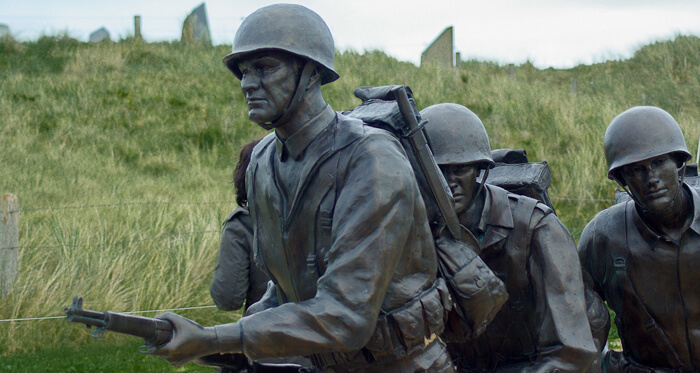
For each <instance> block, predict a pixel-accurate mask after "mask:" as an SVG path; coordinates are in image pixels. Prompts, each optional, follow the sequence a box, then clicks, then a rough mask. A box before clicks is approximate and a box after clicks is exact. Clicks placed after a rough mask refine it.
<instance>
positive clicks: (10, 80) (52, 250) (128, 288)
mask: <svg viewBox="0 0 700 373" xmlns="http://www.w3.org/2000/svg"><path fill="white" fill-rule="evenodd" d="M228 51H229V47H227V46H214V47H204V46H196V45H183V44H180V43H177V42H173V43H152V44H145V43H140V42H138V41H134V40H124V41H121V42H118V43H103V44H86V43H80V42H78V41H76V40H74V39H71V38H70V37H68V36H65V35H57V36H45V37H42V38H40V39H38V40H36V41H32V42H22V43H19V42H16V41H14V40H12V39H10V38H6V39H3V40H0V123H2V126H0V146H1V148H2V151H0V193H13V194H15V195H17V196H18V198H19V203H20V208H21V209H23V211H22V212H21V215H20V246H21V250H20V253H21V258H20V273H19V277H18V279H17V282H16V284H15V287H14V290H13V291H12V292H11V293H10V294H9V296H8V297H7V298H5V299H3V300H0V319H9V318H28V317H44V316H57V315H61V314H62V310H63V308H64V307H66V306H68V305H69V304H70V302H71V300H72V297H73V296H75V295H81V296H83V297H84V298H85V307H86V308H89V309H96V310H104V309H109V310H112V311H133V310H152V309H163V308H176V307H188V306H201V305H211V304H212V301H211V299H210V298H209V293H208V287H209V282H210V280H211V273H212V270H213V268H214V263H215V260H216V252H217V248H218V240H219V237H218V234H219V233H218V232H219V228H220V223H221V221H222V220H223V218H224V217H225V216H226V215H227V214H228V213H229V212H230V211H231V210H232V209H233V208H234V207H235V202H234V198H233V193H232V185H231V184H230V183H229V181H230V180H231V172H232V170H233V166H234V164H235V160H236V158H237V154H238V150H239V148H240V146H241V145H242V144H243V143H245V142H247V141H249V140H251V139H253V138H256V137H259V136H262V135H263V134H264V133H265V132H264V131H263V130H262V129H260V128H258V127H256V126H254V125H252V124H251V123H250V122H249V121H248V119H247V115H246V109H245V103H244V100H243V97H242V94H241V92H240V85H239V82H238V81H237V80H236V79H235V78H234V77H233V76H232V75H231V74H230V73H229V72H228V71H227V70H226V69H225V68H224V66H223V64H222V63H221V58H222V57H223V56H224V55H226V54H227V53H228ZM336 69H337V71H338V72H339V73H340V76H341V78H340V80H338V81H337V82H335V83H333V84H330V85H327V86H324V88H323V93H324V96H325V98H326V99H327V101H328V102H329V103H330V104H331V106H333V108H335V109H336V110H349V109H351V108H353V107H354V106H356V105H357V104H359V100H358V99H357V98H355V97H354V96H353V95H352V90H353V89H354V88H355V87H357V86H373V85H385V84H406V85H409V86H410V87H411V88H412V89H413V92H414V94H415V97H416V101H417V103H418V106H419V108H424V107H426V106H429V105H432V104H436V103H440V102H456V103H460V104H463V105H465V106H467V107H469V108H471V109H472V110H473V111H474V112H476V113H477V114H478V115H479V116H480V117H481V118H482V120H483V121H484V124H485V126H486V128H487V130H488V132H489V135H490V137H491V144H492V147H493V148H524V149H526V150H527V152H528V156H529V158H530V159H531V160H533V161H543V160H546V161H547V162H549V164H550V166H551V170H552V173H553V180H552V186H551V189H550V195H551V196H552V197H554V203H555V206H556V208H557V211H558V214H559V216H560V218H561V220H562V221H563V222H564V224H566V225H567V227H569V229H570V231H571V232H572V235H573V236H574V238H575V239H578V236H579V235H580V233H581V230H582V229H583V227H584V226H585V224H586V223H587V222H588V221H589V220H590V219H591V218H592V217H593V216H594V215H595V213H596V212H598V211H600V210H601V209H603V208H605V207H607V206H609V205H610V202H609V201H606V199H611V198H613V195H614V194H613V193H614V190H615V186H614V184H613V183H612V182H610V181H608V180H607V179H606V177H605V175H606V171H605V161H604V159H603V152H602V138H603V133H604V131H605V128H606V127H607V124H608V123H609V122H610V121H611V120H612V119H613V118H614V117H615V116H616V115H617V114H619V113H621V112H622V111H624V110H626V109H627V108H629V107H631V106H634V105H640V104H643V103H645V104H649V105H657V106H660V107H662V108H664V109H665V110H667V111H669V112H670V113H671V114H672V115H674V117H675V118H676V119H677V120H678V122H679V123H680V125H681V127H682V128H683V131H684V133H685V136H686V140H687V142H688V146H689V149H690V150H691V153H693V154H695V152H696V142H697V139H698V136H699V135H700V102H699V101H698V100H699V97H700V95H699V94H698V93H699V92H700V39H698V38H697V37H694V36H678V37H676V38H675V39H674V40H670V41H664V42H659V43H655V44H653V45H648V46H645V47H643V48H641V49H640V50H639V51H638V52H637V53H636V54H635V55H634V57H632V58H631V59H629V60H624V61H608V62H605V63H601V64H596V65H592V66H578V67H575V68H573V69H567V70H555V69H546V70H538V69H536V68H534V67H533V66H532V65H531V64H529V63H525V64H523V65H520V66H516V67H515V69H514V70H515V75H514V76H512V77H511V76H510V75H509V73H508V70H509V69H508V67H507V66H499V65H497V64H494V63H491V62H483V61H465V62H463V63H462V65H461V66H459V68H457V69H439V68H432V67H422V68H420V67H416V66H414V65H412V64H410V63H406V62H401V61H397V60H396V59H394V58H391V57H388V56H387V55H386V54H384V53H382V52H380V51H370V52H364V53H358V52H354V51H347V52H343V53H339V54H338V55H337V58H336ZM574 80H575V82H576V87H577V89H576V90H575V91H572V81H574ZM563 198H566V199H563ZM183 314H185V315H186V316H187V317H191V318H193V319H195V320H197V321H199V322H201V323H203V324H207V325H211V324H213V323H217V322H226V321H230V320H235V319H236V318H237V317H238V316H239V314H237V313H233V314H227V313H223V312H218V311H215V310H213V309H207V310H200V311H197V312H190V313H188V312H183ZM108 338H110V337H108ZM114 339H115V340H116V342H114V343H111V342H110V343H109V344H104V345H105V347H104V348H105V349H104V350H102V347H98V346H102V345H103V344H100V343H101V342H103V341H93V340H91V339H90V338H88V337H87V331H85V330H84V329H83V328H80V327H79V326H78V325H69V324H66V323H63V322H56V321H55V320H53V321H52V320H46V321H25V322H11V323H10V322H0V371H1V370H2V364H6V365H7V364H23V365H24V364H26V363H27V362H28V361H29V359H28V358H26V357H27V356H37V357H40V358H41V357H42V356H47V357H46V359H47V360H46V361H47V362H48V361H53V358H51V356H64V355H65V356H68V358H66V359H65V360H66V361H61V362H60V363H56V364H65V366H63V365H61V367H60V369H57V370H58V371H71V366H73V367H74V369H73V370H75V371H81V370H80V369H83V370H84V371H89V370H99V369H96V368H94V366H91V365H89V364H93V362H91V361H92V360H89V359H87V358H83V357H80V356H81V353H82V351H93V348H95V349H97V350H94V351H98V352H99V354H102V355H109V351H115V352H114V354H117V352H116V351H121V352H119V353H118V354H120V355H119V356H123V357H124V360H119V361H123V363H114V364H115V366H117V367H116V368H114V371H130V370H132V369H130V368H129V367H130V365H129V364H136V365H138V366H139V367H141V368H143V369H145V370H146V371H148V369H151V368H148V367H147V365H143V366H141V365H140V364H141V360H139V359H141V358H142V356H141V355H138V354H137V353H134V356H131V355H129V354H130V353H129V351H132V350H134V349H133V343H132V342H131V341H130V340H128V339H119V337H115V338H114ZM120 341H121V342H120ZM122 342H123V343H122ZM124 344H125V345H124ZM123 345H124V346H125V347H124V346H123ZM107 346H108V347H107ZM67 351H76V352H75V353H70V352H67ZM52 354H54V355H52ZM23 357H25V358H23ZM145 358H146V359H145V360H143V361H144V364H149V363H146V361H148V360H149V357H145ZM59 360H60V359H59ZM150 360H155V361H158V359H153V358H150ZM22 361H24V363H21V362H22ZM69 361H70V362H69ZM95 361H99V360H95ZM7 362H9V363H7ZM158 362H159V361H158ZM110 364H111V363H110ZM120 364H121V365H120ZM154 364H155V363H154ZM37 366H40V365H37ZM56 366H58V365H56ZM119 366H121V367H119ZM13 367H14V366H13ZM109 369H112V368H109ZM153 369H154V370H153V371H157V370H158V369H165V368H162V367H161V368H153ZM134 370H137V369H134ZM104 371H109V370H106V369H104Z"/></svg>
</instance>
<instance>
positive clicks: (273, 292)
mask: <svg viewBox="0 0 700 373" xmlns="http://www.w3.org/2000/svg"><path fill="white" fill-rule="evenodd" d="M334 54H335V49H334V45H333V39H332V36H331V33H330V31H329V29H328V27H327V26H326V24H325V22H324V21H323V20H322V19H321V18H320V17H319V16H318V15H317V14H316V13H314V12H312V11H311V10H309V9H307V8H305V7H302V6H298V5H289V4H277V5H272V6H269V7H265V8H261V9H259V10H257V11H256V12H254V13H252V14H251V15H250V16H248V17H247V18H246V19H245V20H244V22H243V23H242V24H241V26H240V28H239V29H238V31H237V33H236V37H235V39H234V44H233V52H232V53H231V54H229V55H228V56H226V57H225V58H224V63H225V64H226V66H227V67H228V68H229V69H230V70H231V71H232V72H233V73H234V75H235V76H236V77H237V78H239V79H240V80H241V88H242V90H243V93H244V95H245V98H246V101H247V103H248V116H249V118H250V120H251V121H253V122H255V123H257V124H258V125H260V126H262V127H264V128H266V129H273V130H274V132H273V133H271V134H269V135H268V136H266V137H265V138H264V139H263V140H262V141H261V142H260V143H259V144H258V145H257V146H256V147H255V150H254V152H253V155H252V157H251V163H250V165H249V167H248V172H247V191H248V202H249V207H250V214H251V218H252V221H253V230H254V249H255V251H256V255H257V257H256V259H257V260H258V261H259V262H260V263H261V264H263V266H264V268H266V269H267V272H268V275H269V276H270V278H271V279H272V283H273V285H272V286H270V287H269V288H268V291H267V292H266V293H265V295H264V296H263V299H261V301H260V302H258V303H256V304H254V305H253V306H252V307H251V308H249V310H248V315H247V316H245V317H243V318H241V319H240V320H239V321H238V322H235V323H231V324H225V325H217V326H215V327H202V326H200V325H199V324H196V323H194V322H192V321H190V320H187V319H185V318H182V317H180V316H177V315H175V314H171V313H168V314H164V315H162V316H161V317H162V318H164V319H167V320H169V321H171V322H172V324H173V325H174V329H175V332H174V336H173V339H172V340H171V341H170V342H169V343H167V344H165V345H163V346H161V347H160V348H157V349H154V350H153V351H152V352H153V354H155V355H157V356H159V357H162V358H163V359H165V360H167V361H168V362H170V363H171V364H174V365H182V364H184V363H187V362H189V361H195V360H197V359H198V358H200V357H203V356H205V355H210V354H215V353H241V352H242V353H244V354H245V355H246V356H248V357H249V358H251V359H253V360H259V359H265V358H270V357H283V356H309V357H310V359H311V360H312V362H313V364H314V365H315V367H316V368H317V369H320V370H323V371H327V372H350V371H361V372H397V373H398V372H401V373H404V372H451V371H454V366H453V364H452V361H451V358H450V356H449V354H448V353H447V350H446V347H445V345H444V343H443V342H442V341H441V339H440V338H439V337H438V335H439V334H440V333H441V332H442V330H443V328H444V319H445V315H446V313H447V310H448V309H449V308H450V307H451V300H450V298H449V294H448V290H447V288H446V286H445V282H444V281H443V280H442V279H440V278H437V277H436V272H437V262H436V254H435V247H434V242H433V237H432V234H431V231H430V227H429V224H428V221H427V218H426V210H425V205H424V202H423V200H422V197H421V195H420V191H419V189H418V186H417V183H416V180H415V175H414V174H413V171H412V169H411V165H410V163H409V161H408V159H407V157H406V154H405V152H404V151H403V148H402V147H401V145H400V144H399V142H398V141H397V140H396V139H395V138H394V137H393V136H392V135H391V134H389V133H388V132H386V131H383V130H379V129H375V128H372V127H369V126H365V125H364V123H363V122H362V121H360V120H358V119H353V118H349V117H346V116H344V115H342V114H340V113H337V112H335V111H333V109H331V107H330V106H329V105H327V104H326V102H325V101H324V99H323V96H322V95H321V85H322V84H326V83H330V82H332V81H334V80H336V79H337V78H338V74H337V73H336V72H335V71H334V69H333V60H334Z"/></svg>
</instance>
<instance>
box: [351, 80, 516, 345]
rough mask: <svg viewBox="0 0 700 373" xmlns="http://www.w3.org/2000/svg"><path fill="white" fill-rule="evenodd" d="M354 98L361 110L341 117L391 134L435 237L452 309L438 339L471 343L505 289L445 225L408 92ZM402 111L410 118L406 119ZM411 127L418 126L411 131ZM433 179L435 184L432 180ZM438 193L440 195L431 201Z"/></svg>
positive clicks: (380, 91)
mask: <svg viewBox="0 0 700 373" xmlns="http://www.w3.org/2000/svg"><path fill="white" fill-rule="evenodd" d="M397 92H399V93H402V94H403V95H404V96H403V102H399V101H397V97H399V98H398V100H402V98H401V97H400V96H399V93H397ZM355 96H357V97H358V98H360V99H361V100H362V104H360V105H359V106H358V107H356V108H355V109H353V110H351V111H348V112H344V113H343V114H345V115H347V116H350V117H354V118H358V119H361V120H362V121H363V122H365V123H366V124H368V125H370V126H372V127H376V128H381V129H384V130H386V131H388V132H390V133H392V134H394V136H396V138H397V139H398V140H399V141H400V142H401V145H402V146H403V148H404V150H405V151H406V154H407V156H408V160H409V161H410V163H411V166H412V168H413V171H414V173H415V176H416V181H417V183H418V186H419V188H420V190H421V195H422V197H423V201H424V202H425V205H426V210H427V213H428V219H429V221H430V223H431V228H433V232H434V236H435V249H436V254H437V258H438V272H439V275H440V276H441V277H442V278H443V279H445V282H446V283H447V286H448V288H449V290H450V294H451V297H452V300H453V302H454V305H455V307H453V310H452V311H450V314H449V316H448V321H447V324H446V325H445V332H444V334H443V336H442V338H443V339H444V340H446V341H450V342H452V341H454V342H462V341H467V340H471V339H473V338H475V337H476V336H478V335H479V334H480V333H482V332H483V331H484V330H485V329H486V326H488V324H489V323H490V322H491V321H492V320H493V318H494V317H495V315H496V313H497V312H498V311H499V310H500V309H501V307H502V306H503V304H504V303H505V302H506V300H507V299H508V295H507V292H506V289H505V285H504V284H503V282H502V281H501V280H500V279H499V278H498V277H497V276H496V275H495V274H494V273H493V272H492V271H491V270H490V269H489V267H488V266H487V265H486V264H485V263H484V262H483V261H482V260H481V258H480V257H479V256H478V254H477V253H478V252H479V245H478V242H477V241H476V239H475V238H474V236H473V235H472V234H471V232H469V231H468V230H467V229H466V228H464V227H462V226H460V225H459V222H458V221H456V222H455V221H449V220H450V219H456V214H455V213H454V203H453V202H452V195H451V192H450V191H449V188H447V183H446V182H445V180H444V177H443V176H442V173H441V172H440V170H439V168H438V166H437V164H436V163H435V160H434V159H433V157H432V153H431V152H430V150H429V148H428V147H427V143H426V141H425V134H424V132H423V128H422V125H424V124H425V122H421V118H420V114H418V110H417V109H416V107H415V101H413V97H412V96H413V95H412V93H411V91H410V88H408V87H406V86H383V87H360V88H357V89H355ZM407 103H408V105H407ZM401 106H403V110H402V107H401ZM407 107H409V108H410V111H411V112H410V113H406V108H407ZM411 116H413V117H411ZM411 121H413V123H412V124H413V128H412V125H411V123H409V122H411ZM416 121H417V122H418V123H421V124H420V125H419V126H416V125H415V124H416ZM426 158H429V159H426ZM430 167H434V169H432V170H431V169H429V168H430ZM436 174H437V175H438V177H439V178H440V180H435V177H436ZM440 193H446V195H442V196H441V195H437V194H440ZM444 201H449V206H448V207H447V208H449V209H452V211H444V210H445V206H444ZM441 203H442V206H441ZM455 225H456V227H457V228H456V229H457V230H458V232H456V234H455V228H454V227H455ZM448 228H449V229H448ZM456 238H459V239H456Z"/></svg>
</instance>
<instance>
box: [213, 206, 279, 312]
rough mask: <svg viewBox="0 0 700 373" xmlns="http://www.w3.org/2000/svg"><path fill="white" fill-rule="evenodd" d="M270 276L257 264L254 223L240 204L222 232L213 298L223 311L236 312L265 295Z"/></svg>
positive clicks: (227, 218)
mask: <svg viewBox="0 0 700 373" xmlns="http://www.w3.org/2000/svg"><path fill="white" fill-rule="evenodd" d="M268 281H269V278H268V277H267V274H265V272H263V270H262V269H261V268H259V267H258V266H257V265H256V264H255V259H254V255H253V223H252V222H251V221H250V215H249V213H248V209H247V208H246V207H239V208H237V209H235V210H233V212H232V213H231V214H230V215H229V216H228V217H226V220H225V221H224V228H223V231H222V232H221V243H220V245H219V256H218V259H217V261H216V267H215V268H214V277H213V281H212V283H211V286H210V287H209V292H210V294H211V298H212V299H213V300H214V303H215V304H216V306H217V307H218V308H219V309H220V310H223V311H233V310H237V309H239V308H241V306H243V301H245V306H246V307H245V308H246V309H247V308H248V307H250V305H251V304H253V303H255V302H257V301H258V300H260V298H262V296H263V294H264V293H265V289H266V288H267V282H268Z"/></svg>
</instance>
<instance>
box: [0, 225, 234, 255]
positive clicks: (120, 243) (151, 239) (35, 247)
mask: <svg viewBox="0 0 700 373" xmlns="http://www.w3.org/2000/svg"><path fill="white" fill-rule="evenodd" d="M198 233H201V234H211V233H217V234H218V233H221V231H220V230H218V229H207V230H199V231H190V232H178V233H165V234H161V235H156V236H153V237H148V238H143V239H138V240H130V239H126V240H120V241H116V242H106V243H102V244H94V245H93V244H80V245H37V246H15V247H8V249H22V250H25V249H56V248H60V247H70V248H78V247H104V246H108V245H122V244H127V243H128V244H135V243H141V242H145V241H153V240H157V239H161V238H167V237H177V236H194V235H195V234H198Z"/></svg>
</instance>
